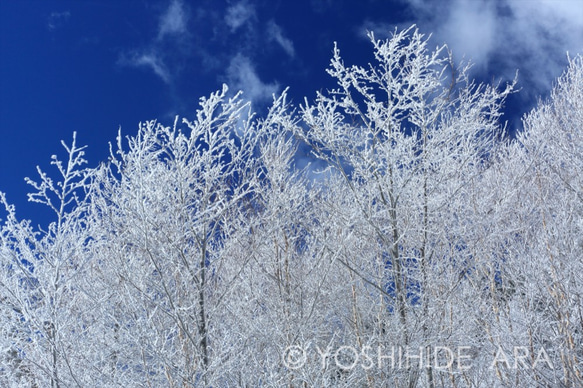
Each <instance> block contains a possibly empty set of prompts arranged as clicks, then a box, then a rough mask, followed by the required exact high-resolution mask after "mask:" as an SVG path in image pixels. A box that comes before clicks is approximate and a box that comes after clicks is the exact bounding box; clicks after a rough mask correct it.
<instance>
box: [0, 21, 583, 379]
mask: <svg viewBox="0 0 583 388" xmlns="http://www.w3.org/2000/svg"><path fill="white" fill-rule="evenodd" d="M369 37H370V41H371V43H372V48H373V55H374V60H373V62H372V63H371V64H369V65H368V66H358V65H354V66H348V65H345V63H344V61H343V59H342V57H341V56H340V52H339V50H338V48H337V47H335V49H334V54H333V57H332V60H331V66H330V68H329V69H328V73H329V74H330V75H331V76H332V77H333V78H334V79H335V80H336V82H337V88H335V89H333V90H331V91H329V92H326V93H323V92H321V93H318V94H317V95H316V98H315V101H313V102H310V101H309V100H307V99H306V100H305V102H304V104H302V105H301V106H299V107H297V108H294V106H293V105H292V104H291V103H290V102H289V101H288V92H287V90H286V91H284V92H283V93H282V94H281V95H279V96H274V99H273V103H272V105H271V106H270V107H269V108H268V109H267V111H266V114H265V116H264V117H259V116H258V115H257V114H254V113H252V111H251V108H250V104H248V103H247V102H246V101H245V100H244V99H243V97H242V94H241V93H237V94H234V95H233V94H229V92H228V89H227V87H226V86H225V87H223V88H222V89H221V90H219V91H217V92H215V93H212V94H211V95H210V96H208V97H205V98H201V99H200V104H199V107H198V109H197V110H196V111H195V112H194V115H193V117H190V118H184V119H182V120H179V119H178V118H177V119H176V120H175V122H174V123H173V125H171V126H166V125H163V124H161V123H158V122H157V121H149V122H145V123H142V124H140V126H139V128H138V131H137V134H135V135H128V136H126V137H122V135H121V133H120V134H119V136H118V138H117V142H116V144H114V145H112V146H111V147H110V157H109V160H108V162H107V163H102V164H101V165H100V166H98V167H96V168H87V167H86V166H85V160H84V159H83V156H84V155H83V152H84V151H83V150H84V148H83V147H79V146H78V145H76V141H75V138H73V142H72V144H71V145H68V144H65V143H63V145H64V146H65V149H66V151H67V158H66V159H65V161H61V160H60V159H59V158H57V157H56V156H54V157H53V159H52V161H51V164H53V165H54V166H55V167H56V176H58V179H57V178H52V175H50V174H47V173H45V172H43V171H42V170H40V169H39V173H40V181H39V182H34V181H32V180H29V183H30V184H31V185H32V186H33V188H34V190H35V191H34V192H33V193H32V194H31V195H30V199H31V200H32V201H35V202H39V203H41V204H43V205H45V206H48V207H49V208H50V209H52V210H53V212H54V215H55V216H54V220H53V222H52V223H51V224H50V225H49V226H48V228H47V229H46V230H43V229H37V228H34V227H33V226H32V223H31V222H30V221H21V220H19V219H18V218H17V216H16V210H15V209H14V207H13V206H12V205H10V204H9V203H8V201H7V200H6V198H5V196H4V195H3V194H1V193H0V201H1V202H2V204H3V208H4V209H5V211H3V212H2V213H1V216H2V222H3V224H2V225H1V226H0V323H1V324H0V333H1V334H0V385H2V386H7V387H21V386H31V387H59V388H61V387H92V386H95V387H102V386H112V387H113V386H123V387H233V386H241V387H282V386H287V387H385V386H397V387H493V386H499V387H514V386H519V387H531V386H541V387H542V386H553V387H555V386H564V387H577V386H581V384H583V378H582V373H583V371H582V367H581V363H582V361H581V360H582V358H583V354H582V351H581V347H580V344H581V340H582V335H583V334H582V333H583V326H582V323H581V322H583V312H582V311H583V310H582V308H581V306H582V300H581V298H582V295H583V288H582V287H583V286H582V278H581V273H583V271H582V270H583V268H582V262H581V254H582V253H583V252H582V250H583V240H582V239H581V232H583V221H582V218H581V217H582V216H583V207H582V205H581V204H582V203H583V202H582V199H583V176H582V175H581V172H582V171H583V157H582V155H583V137H582V135H581V133H582V128H583V116H582V115H583V106H582V101H583V95H582V91H583V60H582V58H581V57H580V56H579V57H576V58H575V59H570V61H569V68H568V70H567V71H566V72H565V74H564V75H563V76H562V77H561V78H559V80H558V81H557V84H556V86H555V88H554V90H553V92H552V94H551V96H550V98H549V99H548V100H547V101H545V102H541V103H540V104H539V106H538V107H537V108H536V109H534V110H533V111H532V112H531V113H529V114H528V115H526V116H525V118H524V131H523V132H521V133H519V134H518V136H517V138H516V139H515V140H505V138H504V126H503V125H501V124H500V122H499V119H500V115H501V106H502V104H503V103H504V101H505V99H506V97H507V96H508V95H509V93H512V92H513V87H514V84H512V83H511V84H509V85H506V86H503V87H500V85H484V84H477V83H474V82H472V81H471V80H470V79H469V76H468V70H469V68H468V66H461V67H456V66H454V63H453V60H452V55H451V54H450V53H449V52H448V51H447V48H446V47H445V46H439V47H436V48H435V49H433V50H431V49H430V48H429V47H428V40H427V38H426V37H424V36H423V35H422V34H420V33H419V31H418V30H417V29H416V28H415V27H411V28H409V29H406V30H403V31H397V30H396V31H395V32H394V33H393V34H392V35H391V36H390V37H389V38H388V39H386V40H377V39H376V38H375V36H374V35H373V34H372V33H371V34H370V35H369ZM300 148H301V149H302V150H305V149H309V150H310V152H311V153H312V155H313V157H314V158H315V159H317V160H318V163H314V165H319V166H324V167H323V168H322V169H321V170H316V169H315V168H314V167H313V166H309V165H308V166H307V167H304V168H303V169H302V168H298V166H297V165H298V163H297V159H298V149H300ZM517 348H518V350H517ZM342 349H343V351H342V352H339V350H342ZM439 349H441V353H435V352H436V351H437V350H439ZM445 349H447V351H453V352H454V354H447V353H444V351H445ZM541 349H542V350H541ZM353 351H356V352H357V353H353ZM458 351H460V352H462V353H463V354H459V353H455V352H458ZM517 352H518V353H517ZM381 353H382V354H381ZM448 356H449V357H453V358H451V359H448V358H447V357H448ZM449 361H451V362H449Z"/></svg>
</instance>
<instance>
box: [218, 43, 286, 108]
mask: <svg viewBox="0 0 583 388" xmlns="http://www.w3.org/2000/svg"><path fill="white" fill-rule="evenodd" d="M227 80H228V84H229V86H230V87H231V89H235V90H242V91H243V95H244V96H245V97H246V98H248V99H249V100H251V101H253V102H254V103H263V102H266V101H269V100H271V98H272V96H273V94H275V93H277V92H278V90H279V85H278V84H277V83H275V82H274V83H265V82H263V81H261V79H260V78H259V76H258V75H257V72H256V71H255V68H254V66H253V64H252V63H251V60H250V59H249V58H247V57H246V56H244V55H242V54H237V55H236V56H235V57H234V58H233V59H231V62H230V64H229V67H228V69H227Z"/></svg>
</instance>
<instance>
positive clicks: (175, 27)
mask: <svg viewBox="0 0 583 388" xmlns="http://www.w3.org/2000/svg"><path fill="white" fill-rule="evenodd" d="M186 21H187V17H186V13H185V11H184V5H183V3H182V1H180V0H173V1H172V2H171V3H170V6H169V7H168V9H167V10H166V12H164V13H163V14H162V16H161V17H160V23H159V25H158V39H163V38H164V37H165V36H167V35H174V34H184V33H186Z"/></svg>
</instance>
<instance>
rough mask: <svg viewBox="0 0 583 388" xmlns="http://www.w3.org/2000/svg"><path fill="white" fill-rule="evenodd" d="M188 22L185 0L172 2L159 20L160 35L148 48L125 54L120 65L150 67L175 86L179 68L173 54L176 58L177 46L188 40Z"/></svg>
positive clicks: (173, 0)
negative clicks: (174, 80) (174, 64)
mask: <svg viewBox="0 0 583 388" xmlns="http://www.w3.org/2000/svg"><path fill="white" fill-rule="evenodd" d="M187 22H188V13H187V10H186V9H185V6H184V3H183V2H182V0H171V1H170V2H169V4H168V7H167V8H166V9H165V10H164V12H162V14H161V15H160V17H159V20H158V29H157V31H158V33H157V35H156V36H155V37H152V40H151V41H150V43H149V44H147V45H146V46H145V47H141V48H137V49H133V50H131V51H129V52H124V53H122V54H121V55H120V56H119V58H118V64H119V65H121V66H129V67H136V68H147V69H149V70H151V71H152V72H153V73H154V74H156V75H157V76H158V77H159V78H160V79H161V80H162V81H163V82H164V83H165V84H167V85H170V84H172V82H173V75H174V74H175V73H176V72H177V68H176V66H172V64H173V57H172V55H177V50H175V48H176V47H180V46H181V45H182V44H183V43H184V42H187V41H188V25H187ZM170 38H172V39H170ZM169 47H172V48H173V49H172V50H171V49H169ZM170 53H172V54H170Z"/></svg>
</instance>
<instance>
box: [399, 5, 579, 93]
mask: <svg viewBox="0 0 583 388" xmlns="http://www.w3.org/2000/svg"><path fill="white" fill-rule="evenodd" d="M403 1H404V2H406V3H407V4H408V5H409V7H410V9H411V10H413V12H414V14H415V16H416V22H417V24H418V25H419V27H420V28H421V29H423V30H424V31H426V32H431V31H433V32H434V35H433V36H434V39H435V42H436V43H438V44H442V43H447V45H448V46H449V48H450V49H451V50H452V51H453V54H454V58H460V57H462V56H465V58H466V59H467V60H471V61H472V62H473V63H474V64H475V65H476V67H475V69H476V70H478V71H484V70H486V69H488V68H489V67H490V66H492V65H496V67H497V68H496V71H497V72H500V71H501V72H502V73H503V74H498V75H503V76H505V77H507V78H511V77H513V76H514V74H515V72H516V70H517V69H518V70H519V71H520V79H519V81H520V83H521V84H523V85H528V89H529V93H534V94H540V93H542V92H544V91H546V90H548V88H549V86H550V84H551V82H552V81H553V80H554V79H555V78H556V77H557V76H558V75H559V74H560V73H561V71H562V69H563V68H564V66H565V54H566V52H567V51H569V52H570V53H572V54H575V53H580V52H583V5H582V3H581V0H499V1H495V2H494V1H490V0H446V1H441V2H435V1H433V0H403Z"/></svg>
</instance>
